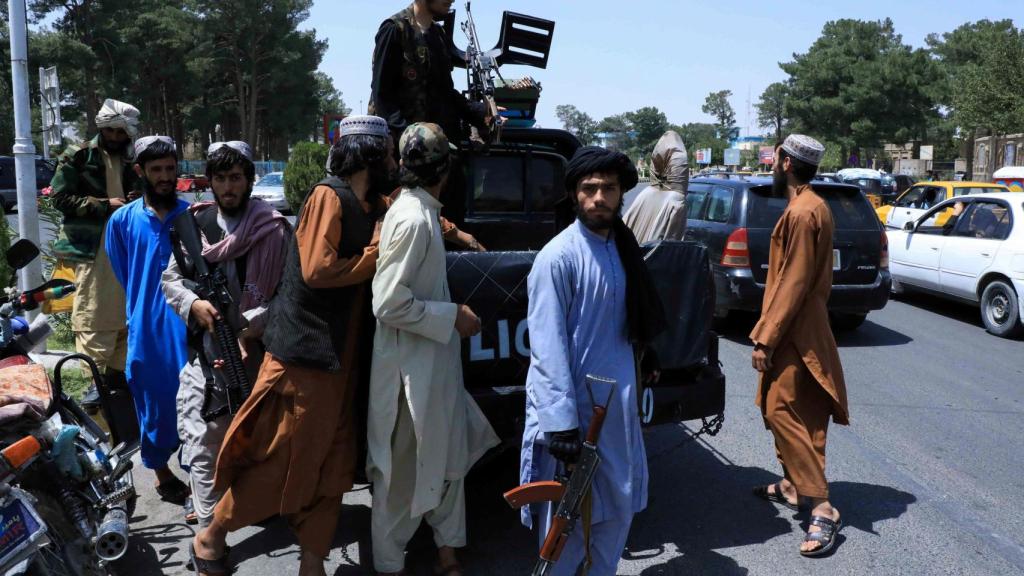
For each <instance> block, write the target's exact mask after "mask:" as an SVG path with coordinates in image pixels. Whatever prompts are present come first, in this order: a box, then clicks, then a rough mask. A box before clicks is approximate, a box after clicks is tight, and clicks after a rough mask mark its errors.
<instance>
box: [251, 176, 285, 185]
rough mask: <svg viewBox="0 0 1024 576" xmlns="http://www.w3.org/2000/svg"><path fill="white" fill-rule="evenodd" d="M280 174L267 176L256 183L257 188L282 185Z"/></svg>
mask: <svg viewBox="0 0 1024 576" xmlns="http://www.w3.org/2000/svg"><path fill="white" fill-rule="evenodd" d="M282 183H283V182H282V180H281V175H280V174H267V175H266V176H264V177H263V178H261V179H260V181H259V182H257V183H256V185H257V186H281V185H282Z"/></svg>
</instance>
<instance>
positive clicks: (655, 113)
mask: <svg viewBox="0 0 1024 576" xmlns="http://www.w3.org/2000/svg"><path fill="white" fill-rule="evenodd" d="M626 119H627V120H629V124H630V126H632V128H633V132H635V133H636V137H635V143H634V146H635V153H636V155H639V156H647V155H649V154H650V153H651V152H652V151H653V150H654V145H655V144H657V143H658V139H659V138H661V136H662V134H664V133H665V132H666V131H667V130H668V129H669V128H670V127H671V126H672V125H671V124H669V122H668V118H667V117H666V116H665V113H664V112H662V111H661V110H658V109H657V108H655V107H653V106H645V107H643V108H640V109H639V110H637V111H635V112H627V113H626Z"/></svg>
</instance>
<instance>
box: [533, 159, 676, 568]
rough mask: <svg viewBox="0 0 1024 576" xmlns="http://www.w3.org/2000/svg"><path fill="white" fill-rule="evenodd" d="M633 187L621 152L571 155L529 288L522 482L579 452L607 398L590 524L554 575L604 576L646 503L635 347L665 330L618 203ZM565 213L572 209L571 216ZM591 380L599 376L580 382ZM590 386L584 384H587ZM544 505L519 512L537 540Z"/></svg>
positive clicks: (544, 476) (546, 513)
mask: <svg viewBox="0 0 1024 576" xmlns="http://www.w3.org/2000/svg"><path fill="white" fill-rule="evenodd" d="M636 184H637V173H636V169H635V168H634V167H633V163H632V162H630V161H629V158H627V157H626V156H625V155H624V154H621V153H619V152H612V151H609V150H605V149H603V148H597V147H587V148H581V149H580V150H579V151H577V152H576V154H575V156H573V158H572V161H571V162H570V163H569V166H568V170H567V172H566V192H567V197H566V200H565V201H564V202H563V203H562V206H560V208H561V210H562V214H563V215H567V214H569V213H571V212H574V213H575V216H576V218H575V221H573V222H571V223H569V224H568V226H567V227H566V228H565V229H564V230H562V232H561V233H559V234H558V236H556V237H555V238H554V239H553V240H552V241H551V242H549V243H548V245H547V246H545V247H544V249H543V250H541V251H540V253H539V254H537V258H536V260H534V264H533V268H532V269H531V270H530V276H529V278H528V280H527V290H528V294H529V300H528V301H529V309H528V312H527V323H528V327H529V330H530V369H529V372H528V374H527V378H526V397H527V403H526V425H525V431H524V434H523V449H522V458H521V468H520V478H521V480H522V483H523V484H526V483H529V482H537V481H542V480H551V479H552V478H553V477H554V475H555V471H556V468H557V467H558V462H563V463H566V464H568V463H571V462H573V461H575V460H576V458H577V457H578V455H579V450H580V441H581V436H580V431H581V430H586V428H587V426H588V425H589V423H590V418H591V415H592V413H593V404H592V402H593V401H597V402H599V403H602V404H603V403H604V402H605V401H606V400H608V399H609V398H610V402H609V405H608V412H607V416H606V420H605V425H604V428H603V430H602V433H601V438H600V441H599V442H598V453H599V454H600V456H601V459H602V463H601V466H599V467H598V469H597V472H596V474H595V476H594V483H593V487H592V498H591V502H592V506H591V510H590V512H589V514H585V515H584V517H585V518H589V526H585V527H583V528H581V529H577V530H574V531H573V534H572V536H571V537H570V538H569V541H568V543H567V544H566V546H565V548H564V550H563V552H562V556H561V559H560V560H559V562H558V563H557V564H556V565H555V568H554V574H566V575H569V574H575V573H576V570H577V568H578V567H579V566H580V564H581V563H584V561H585V562H586V564H587V565H588V566H589V574H592V575H593V576H601V575H609V576H613V575H614V574H615V571H616V567H617V566H618V562H619V557H620V556H621V555H622V550H623V548H624V546H625V543H626V536H627V535H628V534H629V526H630V524H631V522H632V520H633V515H634V514H635V513H637V512H639V511H641V510H643V509H644V508H645V507H646V506H647V481H648V477H647V457H646V454H645V452H644V444H643V435H642V433H641V430H640V417H639V414H638V411H637V396H638V390H637V385H638V383H639V382H638V381H639V374H638V372H639V371H638V367H639V364H640V357H641V356H642V352H643V349H644V347H645V345H646V344H647V343H649V342H650V341H651V339H652V338H653V337H654V336H656V335H657V334H658V333H659V332H661V331H662V330H663V329H664V327H665V319H664V314H663V312H662V308H661V301H660V300H659V298H658V295H657V293H656V292H655V290H654V286H653V285H652V283H651V279H650V275H649V273H648V271H647V268H646V266H645V264H644V261H643V255H642V253H641V252H640V246H639V245H638V244H637V241H636V238H634V237H633V234H632V232H630V230H629V228H628V227H626V225H625V224H624V223H623V222H622V219H621V217H620V212H621V210H622V197H623V194H625V192H626V191H628V190H629V189H630V188H633V187H634V186H636ZM570 210H571V212H570ZM588 376H597V377H600V378H598V379H592V378H588ZM588 380H590V382H588ZM550 518H551V510H550V504H544V505H539V506H534V507H531V508H526V509H524V510H523V518H522V520H523V523H524V524H526V525H527V526H531V525H533V524H534V522H536V524H537V529H538V533H539V536H540V539H541V541H543V538H544V534H545V533H546V532H547V528H548V523H549V522H550Z"/></svg>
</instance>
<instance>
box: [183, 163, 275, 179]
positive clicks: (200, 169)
mask: <svg viewBox="0 0 1024 576" xmlns="http://www.w3.org/2000/svg"><path fill="white" fill-rule="evenodd" d="M254 164H256V176H258V177H261V178H262V177H263V176H265V175H267V174H269V173H271V172H284V167H285V165H286V164H287V162H278V161H273V160H270V161H266V162H254ZM178 173H179V174H205V173H206V160H179V161H178Z"/></svg>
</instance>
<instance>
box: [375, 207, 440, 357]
mask: <svg viewBox="0 0 1024 576" xmlns="http://www.w3.org/2000/svg"><path fill="white" fill-rule="evenodd" d="M394 225H395V227H394V231H393V233H392V234H391V237H390V238H389V239H388V240H389V241H388V244H387V245H386V246H384V245H382V246H381V247H380V255H379V256H378V259H377V273H376V274H375V275H374V277H373V315H374V316H376V317H377V320H378V321H380V322H381V323H382V324H384V325H386V326H390V327H392V328H395V329H396V330H405V331H407V332H412V333H414V334H418V335H420V336H423V337H424V338H429V339H431V340H434V341H436V342H439V343H441V344H447V343H448V342H449V340H451V337H452V331H453V330H454V329H455V316H456V313H457V312H458V306H457V305H455V304H453V303H452V302H438V301H430V300H419V299H417V298H416V296H415V294H413V292H412V284H413V282H414V281H415V278H416V275H417V274H418V273H419V271H420V266H421V264H422V263H423V260H424V259H425V257H426V254H427V249H428V248H429V247H430V242H431V233H430V232H431V230H430V226H429V224H428V223H427V222H426V220H423V219H422V218H407V219H404V220H398V221H396V222H394ZM441 274H444V271H442V272H441Z"/></svg>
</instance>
